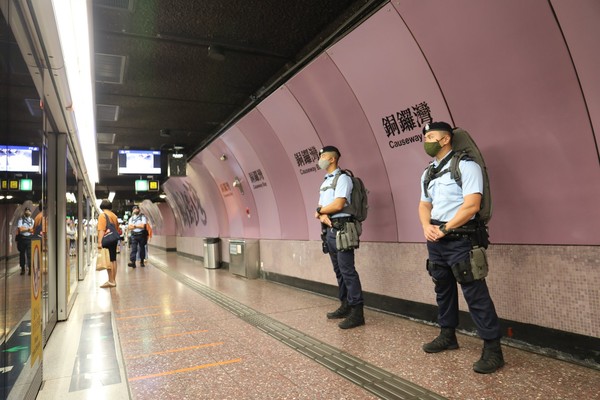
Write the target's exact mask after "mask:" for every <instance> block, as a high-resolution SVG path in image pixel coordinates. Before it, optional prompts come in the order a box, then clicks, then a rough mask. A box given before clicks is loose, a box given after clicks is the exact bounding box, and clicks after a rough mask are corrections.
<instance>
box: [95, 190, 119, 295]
mask: <svg viewBox="0 0 600 400" xmlns="http://www.w3.org/2000/svg"><path fill="white" fill-rule="evenodd" d="M100 210H102V214H100V215H99V216H98V249H102V238H103V237H104V233H105V232H106V226H107V223H106V216H107V217H108V220H109V221H110V222H111V223H112V224H113V226H115V227H117V226H119V218H118V217H117V216H116V215H115V214H114V213H113V212H112V211H111V210H112V203H111V201H110V200H108V199H103V200H102V202H101V203H100ZM105 215H106V216H105ZM117 245H118V242H115V243H114V244H113V245H112V246H110V247H107V249H108V252H109V254H110V264H111V268H110V269H107V270H106V272H107V274H108V281H106V282H105V283H104V284H103V285H101V286H100V287H101V288H111V287H115V286H117Z"/></svg>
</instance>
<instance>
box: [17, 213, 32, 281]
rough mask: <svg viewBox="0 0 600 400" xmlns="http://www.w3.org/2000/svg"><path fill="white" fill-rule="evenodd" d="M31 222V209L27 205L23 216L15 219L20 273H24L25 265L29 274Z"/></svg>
mask: <svg viewBox="0 0 600 400" xmlns="http://www.w3.org/2000/svg"><path fill="white" fill-rule="evenodd" d="M33 223H34V222H33V218H31V210H30V209H29V207H25V212H24V213H23V216H22V217H21V218H19V220H18V221H17V229H18V230H19V239H18V240H19V241H18V243H17V249H18V250H19V265H20V266H21V275H24V274H25V267H27V271H28V273H29V275H31V236H32V235H33Z"/></svg>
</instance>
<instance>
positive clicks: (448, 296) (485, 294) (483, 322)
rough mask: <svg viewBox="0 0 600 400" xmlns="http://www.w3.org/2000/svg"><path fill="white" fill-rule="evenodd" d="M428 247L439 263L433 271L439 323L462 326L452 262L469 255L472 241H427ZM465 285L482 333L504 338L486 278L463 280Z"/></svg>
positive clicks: (489, 337) (490, 338)
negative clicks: (465, 281) (459, 318)
mask: <svg viewBox="0 0 600 400" xmlns="http://www.w3.org/2000/svg"><path fill="white" fill-rule="evenodd" d="M427 250H428V251H429V261H430V262H432V263H434V264H436V266H435V267H434V268H433V269H432V270H431V271H429V273H430V275H431V277H432V278H433V279H434V280H435V281H436V282H437V283H436V285H435V293H436V300H437V305H438V309H439V310H438V323H439V324H440V326H441V327H442V328H456V327H457V326H458V289H457V286H456V283H457V282H456V278H454V274H453V273H452V270H451V269H450V266H452V265H454V264H456V263H459V262H461V261H464V260H468V259H469V257H470V251H471V241H470V239H468V238H463V239H459V240H448V239H446V240H444V239H442V240H440V241H439V242H427ZM461 288H462V292H463V296H464V297H465V300H466V302H467V305H468V306H469V313H470V314H471V318H473V322H474V323H475V326H477V333H478V334H479V336H480V337H481V338H482V339H485V340H493V339H498V338H500V337H501V336H502V333H501V331H500V323H499V321H498V315H497V314H496V308H495V307H494V302H493V301H492V298H491V297H490V293H489V291H488V287H487V284H486V283H485V279H480V280H477V281H474V282H470V283H463V284H461Z"/></svg>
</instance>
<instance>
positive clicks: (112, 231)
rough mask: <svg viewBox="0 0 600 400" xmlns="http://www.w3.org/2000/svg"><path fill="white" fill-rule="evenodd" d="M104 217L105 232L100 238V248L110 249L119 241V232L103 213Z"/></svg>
mask: <svg viewBox="0 0 600 400" xmlns="http://www.w3.org/2000/svg"><path fill="white" fill-rule="evenodd" d="M104 217H106V231H105V233H104V236H103V237H102V247H112V246H114V245H115V244H117V242H118V241H119V237H120V235H119V231H118V230H117V228H115V226H114V225H113V223H112V222H110V219H108V215H106V213H104Z"/></svg>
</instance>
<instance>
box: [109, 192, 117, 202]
mask: <svg viewBox="0 0 600 400" xmlns="http://www.w3.org/2000/svg"><path fill="white" fill-rule="evenodd" d="M115 195H116V193H115V192H110V193H109V194H108V201H110V202H111V203H112V201H113V200H114V199H115Z"/></svg>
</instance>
